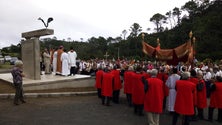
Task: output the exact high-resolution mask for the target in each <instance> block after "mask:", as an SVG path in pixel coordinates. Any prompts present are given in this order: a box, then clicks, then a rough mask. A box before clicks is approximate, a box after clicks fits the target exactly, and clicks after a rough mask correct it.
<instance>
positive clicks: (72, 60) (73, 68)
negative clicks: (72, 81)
mask: <svg viewBox="0 0 222 125" xmlns="http://www.w3.org/2000/svg"><path fill="white" fill-rule="evenodd" d="M68 55H69V67H70V74H69V75H70V76H71V75H75V74H76V69H77V66H76V58H77V54H76V52H75V51H74V49H73V47H70V51H69V52H68Z"/></svg>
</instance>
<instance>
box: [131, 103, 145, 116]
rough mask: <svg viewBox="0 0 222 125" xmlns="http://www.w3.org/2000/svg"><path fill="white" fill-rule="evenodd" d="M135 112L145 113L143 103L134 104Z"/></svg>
mask: <svg viewBox="0 0 222 125" xmlns="http://www.w3.org/2000/svg"><path fill="white" fill-rule="evenodd" d="M133 106H134V114H138V115H140V116H142V115H143V104H133Z"/></svg>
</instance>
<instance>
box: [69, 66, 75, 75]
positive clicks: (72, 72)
mask: <svg viewBox="0 0 222 125" xmlns="http://www.w3.org/2000/svg"><path fill="white" fill-rule="evenodd" d="M72 74H73V75H75V74H76V67H74V66H73V67H71V68H70V74H69V75H72Z"/></svg>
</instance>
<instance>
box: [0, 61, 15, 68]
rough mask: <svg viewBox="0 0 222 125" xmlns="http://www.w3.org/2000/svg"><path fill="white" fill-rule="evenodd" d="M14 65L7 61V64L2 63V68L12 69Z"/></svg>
mask: <svg viewBox="0 0 222 125" xmlns="http://www.w3.org/2000/svg"><path fill="white" fill-rule="evenodd" d="M12 67H13V65H10V63H9V62H6V63H5V64H0V69H11V68H12Z"/></svg>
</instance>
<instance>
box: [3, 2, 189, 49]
mask: <svg viewBox="0 0 222 125" xmlns="http://www.w3.org/2000/svg"><path fill="white" fill-rule="evenodd" d="M187 1H189V0H0V13H1V15H0V49H1V48H3V47H6V46H10V45H11V44H14V45H17V44H18V43H19V41H20V40H21V33H22V32H28V31H32V30H37V29H42V28H44V25H43V23H42V22H41V21H39V20H37V19H38V18H39V17H41V18H42V19H44V20H45V21H46V20H47V19H48V17H53V18H54V20H53V21H52V22H51V23H50V24H49V27H48V28H49V29H54V35H51V36H48V37H51V38H52V37H53V36H56V37H57V39H60V40H62V39H66V40H67V38H68V37H70V38H71V39H72V40H78V41H80V38H83V41H86V40H87V39H89V38H91V37H93V36H94V37H98V36H103V37H105V38H107V37H113V38H115V37H118V36H120V34H121V33H122V31H123V30H124V29H126V30H128V29H129V28H130V26H131V25H132V24H133V23H138V24H140V26H141V27H142V29H143V30H144V31H146V29H147V28H152V29H153V28H154V25H153V24H152V23H151V22H150V21H149V20H150V18H151V17H152V16H153V15H154V14H156V13H160V14H163V15H165V14H166V12H168V11H170V10H172V9H173V8H174V7H178V8H180V7H181V6H182V5H184V4H185V3H186V2H187Z"/></svg>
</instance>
